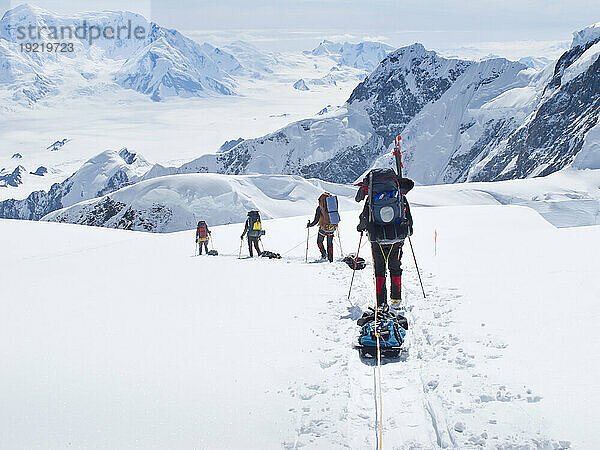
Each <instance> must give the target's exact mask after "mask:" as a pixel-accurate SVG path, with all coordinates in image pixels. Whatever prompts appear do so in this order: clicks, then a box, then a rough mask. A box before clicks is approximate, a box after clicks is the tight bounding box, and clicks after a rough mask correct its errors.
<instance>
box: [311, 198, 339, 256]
mask: <svg viewBox="0 0 600 450" xmlns="http://www.w3.org/2000/svg"><path fill="white" fill-rule="evenodd" d="M317 223H318V224H319V234H318V236H317V247H319V250H320V252H321V259H324V260H325V259H327V260H329V262H333V235H334V233H335V230H337V227H338V224H339V223H340V215H339V213H338V203H337V197H336V196H335V195H331V194H330V193H328V192H324V193H323V194H321V196H320V197H319V205H318V206H317V210H316V211H315V218H314V219H313V221H312V222H311V221H310V220H309V221H308V223H307V224H306V228H310V227H314V226H315V225H316V224H317ZM325 238H327V252H326V251H325V247H324V245H323V241H324V240H325ZM307 239H308V238H307ZM306 245H307V248H308V241H307V244H306Z"/></svg>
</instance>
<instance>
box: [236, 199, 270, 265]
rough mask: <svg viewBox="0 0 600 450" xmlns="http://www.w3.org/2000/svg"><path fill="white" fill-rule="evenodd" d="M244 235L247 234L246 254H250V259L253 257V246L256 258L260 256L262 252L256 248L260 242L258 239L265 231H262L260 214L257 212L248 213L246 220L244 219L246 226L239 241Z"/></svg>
mask: <svg viewBox="0 0 600 450" xmlns="http://www.w3.org/2000/svg"><path fill="white" fill-rule="evenodd" d="M246 234H248V252H249V253H250V257H251V258H252V257H253V256H254V252H253V251H252V246H254V248H255V249H256V252H257V254H258V256H260V255H261V253H262V252H261V251H260V248H259V246H258V241H260V237H261V236H263V235H264V234H265V230H263V229H262V223H261V221H260V213H259V212H258V211H250V212H248V218H247V219H246V224H245V225H244V232H243V233H242V236H241V238H240V239H242V240H243V239H244V236H245V235H246ZM240 249H241V244H240ZM240 251H241V250H240Z"/></svg>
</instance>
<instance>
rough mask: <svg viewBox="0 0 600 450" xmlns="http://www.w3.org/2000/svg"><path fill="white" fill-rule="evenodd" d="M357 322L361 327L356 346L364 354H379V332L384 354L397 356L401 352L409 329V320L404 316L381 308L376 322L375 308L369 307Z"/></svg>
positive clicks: (373, 355) (380, 344) (372, 355)
mask: <svg viewBox="0 0 600 450" xmlns="http://www.w3.org/2000/svg"><path fill="white" fill-rule="evenodd" d="M356 323H357V324H358V326H360V327H361V330H360V335H359V337H358V345H357V346H356V348H358V349H359V350H360V354H361V355H362V356H371V357H376V356H377V337H378V336H377V334H379V347H380V349H381V354H382V355H383V356H388V357H397V356H398V355H399V354H400V351H401V350H402V348H401V347H402V344H403V342H404V338H405V336H406V330H408V321H407V320H406V318H405V317H404V316H402V315H396V314H395V313H393V312H391V311H389V310H384V309H383V308H380V309H379V310H378V311H377V322H376V321H375V310H374V309H373V308H369V311H367V312H365V313H364V314H363V315H362V317H361V318H360V319H358V320H357V321H356Z"/></svg>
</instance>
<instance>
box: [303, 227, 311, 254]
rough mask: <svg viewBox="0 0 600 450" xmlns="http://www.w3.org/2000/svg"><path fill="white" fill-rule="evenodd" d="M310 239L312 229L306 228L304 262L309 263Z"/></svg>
mask: <svg viewBox="0 0 600 450" xmlns="http://www.w3.org/2000/svg"><path fill="white" fill-rule="evenodd" d="M309 239H310V228H308V227H306V255H305V256H304V262H308V240H309Z"/></svg>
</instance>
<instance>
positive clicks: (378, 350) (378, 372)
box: [371, 244, 394, 450]
mask: <svg viewBox="0 0 600 450" xmlns="http://www.w3.org/2000/svg"><path fill="white" fill-rule="evenodd" d="M393 248H394V246H393V245H392V247H390V251H389V252H388V254H387V256H385V253H384V251H383V248H382V247H381V244H379V250H381V254H382V255H383V258H384V262H385V266H384V267H385V268H386V270H387V265H388V263H387V262H388V259H389V257H390V255H391V253H392V249H393ZM372 253H373V251H372V250H371V254H372ZM373 261H375V257H374V256H373ZM373 282H374V284H375V322H374V327H375V337H376V338H377V379H378V380H377V381H378V383H377V384H378V385H379V386H378V391H379V414H378V415H379V441H378V443H377V448H378V449H380V450H381V449H383V392H382V388H381V345H380V340H379V338H380V333H379V327H378V322H377V312H378V308H377V278H376V277H375V264H373ZM375 414H376V415H377V411H375Z"/></svg>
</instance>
